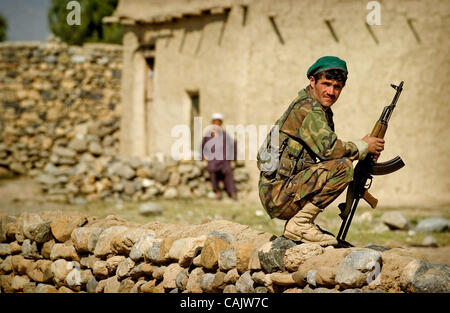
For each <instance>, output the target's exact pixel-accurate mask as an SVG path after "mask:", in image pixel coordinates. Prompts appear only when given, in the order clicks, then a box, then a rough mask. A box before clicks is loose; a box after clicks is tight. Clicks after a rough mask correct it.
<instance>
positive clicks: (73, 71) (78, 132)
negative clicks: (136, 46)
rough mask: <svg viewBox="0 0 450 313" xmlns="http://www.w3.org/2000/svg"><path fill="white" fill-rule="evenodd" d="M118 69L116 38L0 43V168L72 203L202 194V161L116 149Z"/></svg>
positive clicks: (240, 176)
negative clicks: (107, 41)
mask: <svg viewBox="0 0 450 313" xmlns="http://www.w3.org/2000/svg"><path fill="white" fill-rule="evenodd" d="M121 73H122V47H121V46H115V45H103V44H88V45H85V46H83V47H73V46H67V45H66V44H64V43H59V42H58V41H57V40H50V41H48V42H45V43H33V42H29V43H2V44H0V86H1V87H0V176H10V175H14V174H19V175H30V176H33V177H36V179H37V180H38V181H39V182H41V183H42V187H43V190H44V191H46V192H47V193H48V195H49V198H51V199H53V200H59V201H70V202H77V203H80V202H84V201H86V200H87V201H90V200H97V199H103V198H106V197H111V196H113V197H120V198H122V199H125V200H148V199H150V198H155V197H159V196H164V197H165V198H178V197H181V198H189V197H193V196H195V197H206V196H208V194H210V191H211V187H210V184H209V182H208V181H207V180H208V173H207V171H206V170H205V165H204V164H203V163H202V162H187V163H183V164H179V163H178V162H174V161H171V160H167V159H166V160H164V159H163V160H161V159H159V160H158V159H156V158H153V159H148V158H147V159H141V160H139V159H136V158H129V157H127V158H122V157H120V156H118V152H119V139H120V136H119V134H120V123H121V105H120V88H121ZM235 165H236V166H237V167H238V168H237V169H236V170H235V177H236V182H237V188H238V191H239V192H240V193H241V194H242V193H245V192H246V191H247V190H248V187H249V186H247V185H245V184H244V182H246V181H247V180H248V173H247V172H246V170H245V168H243V167H242V166H243V164H242V163H237V164H235Z"/></svg>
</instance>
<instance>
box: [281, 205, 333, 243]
mask: <svg viewBox="0 0 450 313" xmlns="http://www.w3.org/2000/svg"><path fill="white" fill-rule="evenodd" d="M320 212H322V210H321V209H320V208H318V207H316V206H315V205H313V204H312V203H308V204H306V205H305V206H304V207H303V208H302V209H301V210H300V211H298V212H297V213H296V214H295V215H294V216H293V217H292V218H291V219H289V220H288V221H287V223H286V225H285V227H284V234H283V236H284V237H286V238H289V239H292V240H294V241H301V242H304V243H312V242H314V243H317V244H319V245H321V246H334V245H337V244H338V241H337V240H336V238H335V237H334V236H332V235H331V234H330V233H328V232H327V233H325V232H324V231H322V230H321V229H320V228H319V227H318V226H317V225H315V224H314V220H315V219H316V217H317V215H318V214H319V213H320Z"/></svg>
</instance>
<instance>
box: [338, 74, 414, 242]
mask: <svg viewBox="0 0 450 313" xmlns="http://www.w3.org/2000/svg"><path fill="white" fill-rule="evenodd" d="M391 86H392V88H394V89H395V90H396V93H395V96H394V99H393V100H392V103H391V104H390V105H388V106H386V107H384V109H383V113H381V117H380V119H379V120H378V122H377V123H376V124H375V127H374V128H373V130H372V133H371V134H370V136H371V137H377V138H381V139H383V138H384V135H385V134H386V130H387V127H388V122H389V119H390V118H391V115H392V111H394V108H395V104H396V103H397V100H398V98H399V97H400V93H401V92H402V89H403V81H402V82H401V83H400V85H398V86H395V85H394V84H391ZM373 157H374V155H373V154H368V155H367V157H366V158H365V159H364V160H361V161H359V162H358V164H356V166H355V170H354V174H353V180H352V181H351V182H350V184H349V185H348V189H347V196H346V201H345V202H344V203H340V204H339V206H338V207H339V209H340V211H341V213H340V214H339V216H340V217H341V218H342V224H341V228H340V229H339V233H338V235H337V239H338V240H339V241H341V242H345V237H346V236H347V232H348V229H349V227H350V224H351V222H352V219H353V215H354V214H355V211H356V208H357V206H358V202H359V200H360V199H361V198H362V199H364V200H366V201H367V203H368V204H369V205H370V206H371V207H372V208H373V209H374V208H375V207H376V206H377V203H378V200H377V199H375V198H374V197H373V196H372V195H371V194H370V193H369V191H368V189H369V188H370V186H371V185H372V175H386V174H390V173H393V172H395V171H398V170H399V169H401V168H402V167H403V166H405V163H403V160H402V159H401V158H400V157H399V156H397V157H395V158H393V159H392V160H390V161H387V162H383V163H375V162H374V161H373Z"/></svg>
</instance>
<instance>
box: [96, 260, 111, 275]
mask: <svg viewBox="0 0 450 313" xmlns="http://www.w3.org/2000/svg"><path fill="white" fill-rule="evenodd" d="M92 270H93V273H94V275H95V276H96V277H98V278H106V277H108V274H109V270H108V266H107V265H106V261H96V262H95V263H94V267H93V269H92Z"/></svg>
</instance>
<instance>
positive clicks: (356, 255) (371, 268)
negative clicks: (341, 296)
mask: <svg viewBox="0 0 450 313" xmlns="http://www.w3.org/2000/svg"><path fill="white" fill-rule="evenodd" d="M380 269H381V254H380V253H379V252H378V251H375V250H371V249H364V250H362V249H361V250H354V251H352V252H350V253H349V254H348V255H347V256H346V257H345V258H344V260H342V262H341V263H340V264H339V266H338V268H337V270H336V282H337V283H338V284H339V285H341V286H342V287H343V288H360V287H362V286H363V285H364V284H366V283H369V282H370V281H371V280H374V279H375V278H376V277H375V278H374V277H372V275H373V274H375V276H377V275H378V274H379V272H380ZM377 270H378V272H377ZM374 272H375V273H374Z"/></svg>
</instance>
